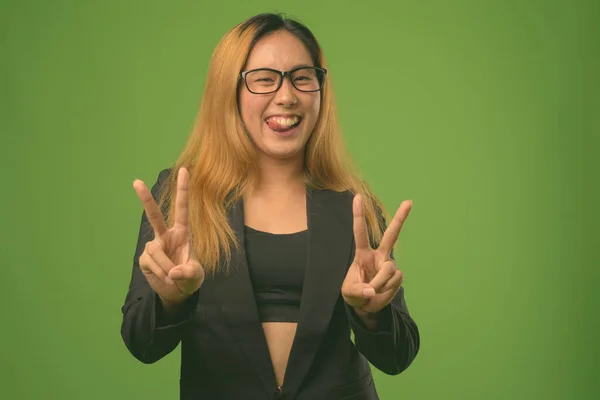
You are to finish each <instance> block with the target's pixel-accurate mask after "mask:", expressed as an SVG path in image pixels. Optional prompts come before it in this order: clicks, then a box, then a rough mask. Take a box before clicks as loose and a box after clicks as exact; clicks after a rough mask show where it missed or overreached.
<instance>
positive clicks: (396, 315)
mask: <svg viewBox="0 0 600 400" xmlns="http://www.w3.org/2000/svg"><path fill="white" fill-rule="evenodd" d="M380 222H381V223H382V224H383V226H385V225H386V224H385V219H384V218H383V216H381V219H380ZM372 246H373V248H376V247H377V246H376V244H375V243H372ZM353 252H354V244H353ZM391 258H394V254H393V251H392V254H391ZM344 305H345V308H346V313H347V315H348V319H349V322H350V327H351V328H352V331H353V332H354V342H355V344H356V347H357V349H358V351H360V352H361V353H362V354H363V355H364V356H365V357H366V358H367V360H368V361H369V362H370V363H371V364H373V366H374V367H375V368H377V369H379V370H380V371H382V372H383V373H385V374H388V375H397V374H399V373H401V372H402V371H404V370H405V369H407V368H408V367H409V366H410V365H411V363H412V362H413V360H414V359H415V357H416V356H417V353H418V352H419V347H420V336H419V329H418V327H417V324H416V323H415V321H414V320H413V318H412V317H411V315H410V313H409V311H408V308H407V306H406V301H405V298H404V287H402V286H400V289H399V290H398V292H397V293H396V295H395V296H394V298H393V299H392V301H391V302H390V304H388V305H387V306H385V307H384V308H383V309H382V310H381V311H380V312H379V323H378V329H377V330H376V331H371V330H368V329H367V328H366V326H365V325H364V324H363V322H362V320H361V319H360V318H359V317H358V316H357V315H356V313H355V312H354V309H353V308H352V307H350V306H348V305H347V304H346V303H344Z"/></svg>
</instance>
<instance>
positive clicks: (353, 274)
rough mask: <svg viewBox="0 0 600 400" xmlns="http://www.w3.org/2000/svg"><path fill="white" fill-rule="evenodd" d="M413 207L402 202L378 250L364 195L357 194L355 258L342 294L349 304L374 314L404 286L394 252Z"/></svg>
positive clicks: (409, 203) (354, 208) (362, 312)
mask: <svg viewBox="0 0 600 400" xmlns="http://www.w3.org/2000/svg"><path fill="white" fill-rule="evenodd" d="M411 207H412V201H410V200H407V201H404V202H402V204H400V207H399V208H398V211H396V215H394V218H393V219H392V221H391V223H390V224H389V226H388V228H387V229H386V231H385V233H384V234H383V238H382V239H381V243H380V245H379V247H378V248H377V249H373V248H372V247H371V245H370V244H369V239H368V236H367V226H366V223H365V218H364V212H363V203H362V198H361V196H360V195H356V196H355V197H354V201H353V204H352V212H353V214H354V240H355V243H356V252H355V256H354V261H353V262H352V265H350V268H349V269H348V273H347V274H346V278H345V279H344V282H343V283H342V296H343V298H344V300H345V301H346V303H347V304H348V305H349V306H351V307H353V308H354V309H355V311H357V313H358V315H361V314H363V315H364V314H374V313H377V312H379V311H380V310H381V309H383V308H384V307H385V306H387V305H388V304H389V303H390V302H391V301H392V299H393V298H394V296H395V295H396V293H397V292H398V289H400V285H402V281H403V279H404V276H403V274H402V271H400V270H399V269H398V267H397V266H396V263H395V262H394V260H392V259H391V258H390V254H391V251H392V248H393V247H394V244H395V243H396V240H398V236H399V235H400V230H401V229H402V225H403V224H404V221H405V220H406V218H407V217H408V213H409V212H410V209H411Z"/></svg>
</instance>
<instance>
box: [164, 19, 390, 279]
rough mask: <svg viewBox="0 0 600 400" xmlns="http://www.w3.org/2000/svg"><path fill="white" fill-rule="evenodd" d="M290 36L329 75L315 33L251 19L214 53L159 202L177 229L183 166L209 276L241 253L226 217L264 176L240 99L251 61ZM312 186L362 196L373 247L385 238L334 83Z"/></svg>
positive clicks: (309, 179)
mask: <svg viewBox="0 0 600 400" xmlns="http://www.w3.org/2000/svg"><path fill="white" fill-rule="evenodd" d="M280 30H287V31H288V32H290V33H292V34H294V35H295V36H296V37H298V38H299V39H300V40H301V41H302V42H303V43H304V44H305V45H306V46H307V49H308V50H309V52H310V53H311V56H312V58H313V62H314V63H315V66H318V67H322V68H327V64H326V62H325V57H324V56H323V53H322V51H321V49H320V46H319V44H318V42H317V40H316V39H315V37H314V36H313V34H312V33H311V32H310V30H308V28H306V27H305V26H304V25H302V24H301V23H299V22H297V21H295V20H292V19H288V18H286V17H284V16H282V15H280V14H261V15H257V16H255V17H252V18H250V19H248V20H246V21H244V22H242V23H240V24H238V25H236V26H235V27H234V28H233V29H231V30H230V31H229V32H227V33H226V34H225V36H224V37H223V38H222V39H221V40H220V42H219V43H218V45H217V46H216V48H215V50H214V52H213V55H212V59H211V61H210V66H209V70H208V75H207V77H206V86H205V89H204V94H203V96H202V102H201V105H200V108H199V111H198V114H197V116H196V120H195V124H194V128H193V130H192V132H191V134H190V136H189V138H188V141H187V143H186V145H185V147H184V150H183V151H182V153H181V155H180V156H179V158H178V159H177V161H176V164H175V165H174V166H173V169H172V171H173V172H174V173H171V174H170V175H169V177H168V178H167V181H166V182H165V184H164V186H163V187H164V189H163V190H162V192H161V195H160V198H159V205H160V206H161V207H163V208H164V209H166V210H167V216H166V219H167V225H168V226H169V227H170V226H172V224H173V218H174V211H175V202H174V201H171V200H172V199H174V196H175V195H176V187H177V174H176V171H178V170H179V168H180V167H186V168H187V169H188V171H189V173H190V188H189V189H190V190H189V196H190V205H189V229H190V235H191V238H192V246H193V248H194V250H195V254H196V256H197V258H198V261H199V262H200V264H202V266H203V267H204V269H205V271H206V273H208V274H211V273H215V272H217V271H218V267H219V264H220V262H221V261H222V260H223V259H224V260H225V261H226V262H225V265H227V264H228V261H229V260H230V259H231V255H232V250H233V249H234V248H237V247H238V246H239V245H240V243H238V242H237V239H236V236H235V233H234V232H233V230H232V228H231V226H230V225H229V223H228V219H227V211H228V209H229V207H231V206H232V204H233V203H234V202H236V201H237V200H239V199H240V197H241V196H242V195H243V194H244V193H245V192H246V191H247V190H249V189H250V188H251V187H252V185H253V184H254V179H255V177H256V176H257V175H258V174H257V172H258V153H257V150H256V148H255V146H254V145H253V143H252V141H251V139H250V137H249V135H248V133H247V132H246V129H245V127H244V125H243V122H242V119H241V116H240V113H239V108H238V92H239V90H245V86H243V85H240V80H239V76H240V72H242V70H243V68H244V66H245V64H246V60H247V58H248V55H249V53H250V51H251V50H252V48H253V47H254V45H255V43H256V42H257V41H258V40H260V39H261V38H262V37H264V36H265V35H267V34H269V33H272V32H275V31H280ZM305 178H306V185H307V187H309V188H311V189H317V190H321V189H327V190H332V191H337V192H343V191H350V192H351V193H354V194H357V193H360V194H361V195H362V197H363V204H364V212H365V219H366V222H367V227H368V231H369V236H370V239H371V241H372V242H374V243H379V241H380V240H381V237H382V234H383V232H382V226H381V224H380V218H381V217H380V215H381V214H382V213H383V212H384V208H383V205H382V204H381V203H380V202H379V200H378V199H377V197H376V196H374V195H373V193H372V192H371V191H370V190H369V188H368V187H367V184H366V183H365V182H364V181H363V180H362V179H361V178H360V177H359V174H358V173H357V172H356V171H355V170H354V168H353V166H352V163H351V161H350V157H349V156H348V153H347V150H346V147H345V144H344V142H343V139H342V134H341V130H340V125H339V122H338V116H337V111H336V109H335V101H334V97H333V93H332V86H331V82H330V79H329V78H325V83H324V86H323V89H322V91H321V108H320V113H319V116H318V119H317V122H316V125H315V127H314V130H313V132H312V134H311V136H310V138H309V140H308V142H307V145H306V149H305Z"/></svg>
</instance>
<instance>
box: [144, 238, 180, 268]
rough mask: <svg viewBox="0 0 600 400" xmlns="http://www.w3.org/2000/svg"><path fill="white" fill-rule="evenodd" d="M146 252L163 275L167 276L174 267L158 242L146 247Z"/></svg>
mask: <svg viewBox="0 0 600 400" xmlns="http://www.w3.org/2000/svg"><path fill="white" fill-rule="evenodd" d="M146 251H147V252H148V255H149V256H150V258H152V260H153V261H154V262H155V263H156V264H158V266H159V267H160V268H161V269H162V270H163V272H164V273H165V274H167V275H168V274H169V271H170V270H171V269H173V268H174V267H175V264H173V261H171V259H170V258H169V257H168V256H167V255H166V254H165V252H164V250H163V248H162V246H161V245H160V243H159V242H154V241H153V242H150V244H148V245H147V246H146Z"/></svg>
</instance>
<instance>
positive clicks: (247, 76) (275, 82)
mask: <svg viewBox="0 0 600 400" xmlns="http://www.w3.org/2000/svg"><path fill="white" fill-rule="evenodd" d="M286 75H287V76H289V77H290V82H291V83H292V85H293V86H294V87H295V88H296V89H298V90H299V91H301V92H318V91H319V90H321V88H322V87H323V83H324V82H325V76H326V75H327V70H326V69H324V68H319V67H300V68H295V69H293V70H291V71H287V72H283V71H278V70H276V69H271V68H258V69H253V70H250V71H244V72H242V73H240V77H241V78H242V79H243V80H244V82H245V83H246V87H247V88H248V91H250V93H254V94H268V93H275V92H276V91H278V90H279V88H280V87H281V84H282V82H283V78H285V76H286Z"/></svg>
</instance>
